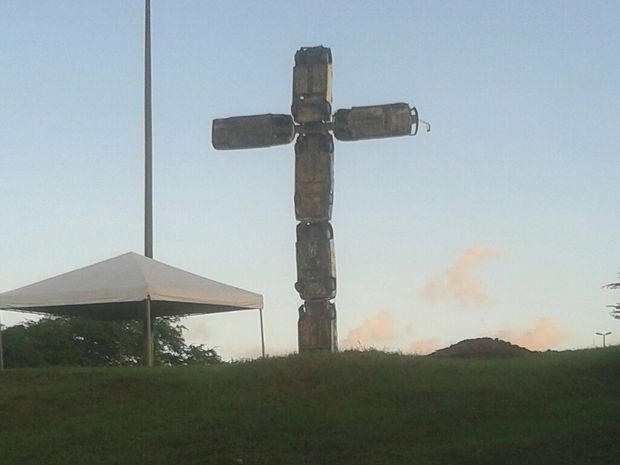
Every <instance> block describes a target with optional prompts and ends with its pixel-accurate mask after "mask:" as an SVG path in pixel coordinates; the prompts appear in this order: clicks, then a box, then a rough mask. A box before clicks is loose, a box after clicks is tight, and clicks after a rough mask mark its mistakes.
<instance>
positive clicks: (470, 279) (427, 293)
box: [422, 245, 501, 305]
mask: <svg viewBox="0 0 620 465" xmlns="http://www.w3.org/2000/svg"><path fill="white" fill-rule="evenodd" d="M500 255H501V252H500V250H499V249H497V248H496V247H492V246H488V245H474V246H470V247H468V248H466V249H465V250H464V251H463V253H462V254H461V255H459V257H458V258H457V259H456V261H455V262H454V264H452V265H451V266H450V267H449V268H448V269H447V270H446V271H444V272H443V273H442V274H441V275H440V276H438V277H437V278H435V279H433V280H431V281H430V282H429V283H428V284H427V285H426V286H424V289H423V290H422V296H423V297H424V298H426V299H427V300H430V301H438V300H456V301H457V302H459V303H460V304H462V305H480V304H483V303H485V302H486V301H487V300H489V295H488V294H487V292H486V291H485V289H484V287H483V285H482V282H481V281H480V279H478V278H476V277H475V276H474V275H473V270H474V268H476V267H477V266H478V265H480V264H481V263H484V262H486V261H488V260H491V259H494V258H497V257H499V256H500Z"/></svg>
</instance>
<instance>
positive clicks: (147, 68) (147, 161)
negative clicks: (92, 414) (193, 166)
mask: <svg viewBox="0 0 620 465" xmlns="http://www.w3.org/2000/svg"><path fill="white" fill-rule="evenodd" d="M151 117H152V112H151V1H150V0H145V1H144V256H145V257H148V258H153V127H152V119H151ZM145 310H146V314H145V316H144V364H145V365H146V366H149V367H152V366H153V328H152V322H153V320H152V318H151V297H150V296H148V297H147V299H146V309H145Z"/></svg>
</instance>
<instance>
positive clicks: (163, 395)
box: [0, 348, 620, 465]
mask: <svg viewBox="0 0 620 465" xmlns="http://www.w3.org/2000/svg"><path fill="white" fill-rule="evenodd" d="M619 424H620V348H608V349H600V350H588V351H577V352H564V353H557V354H555V353H547V354H540V355H534V356H531V357H526V358H522V359H515V360H504V361H483V360H480V361H476V360H473V361H471V360H470V361H467V360H442V359H429V358H424V357H410V356H400V355H389V354H382V353H374V352H366V353H343V354H338V355H329V356H310V357H306V356H304V357H300V356H291V357H287V358H277V359H267V360H259V361H255V362H251V363H245V364H238V365H232V366H217V367H209V368H202V369H201V368H176V369H165V368H156V369H150V370H149V369H143V368H133V369H118V368H110V369H53V370H51V369H50V370H13V371H6V372H4V373H0V464H2V465H5V464H7V465H8V464H20V465H22V464H28V465H35V464H45V465H55V464H59V465H60V464H62V465H76V464H89V465H91V464H92V465H97V464H175V465H176V464H179V465H180V464H182V465H193V464H211V463H213V464H215V463H218V464H219V463H223V464H234V463H241V462H240V461H239V460H238V459H241V460H243V463H244V464H322V463H325V464H348V463H351V464H353V463H355V464H401V463H402V464H433V465H437V464H459V465H465V464H476V465H481V464H506V465H509V464H519V465H522V464H536V465H541V464H554V465H555V464H558V465H559V464H562V465H570V464H575V465H577V464H578V465H587V464H603V463H605V464H609V463H620V426H619Z"/></svg>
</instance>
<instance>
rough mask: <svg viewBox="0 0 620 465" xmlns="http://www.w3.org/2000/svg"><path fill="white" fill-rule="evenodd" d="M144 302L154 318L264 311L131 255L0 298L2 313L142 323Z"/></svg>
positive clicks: (235, 293)
mask: <svg viewBox="0 0 620 465" xmlns="http://www.w3.org/2000/svg"><path fill="white" fill-rule="evenodd" d="M148 298H150V300H151V311H152V315H153V316H155V317H156V316H166V315H174V316H184V315H192V314H205V313H219V312H230V311H235V310H249V309H262V308H263V296H262V295H260V294H255V293H253V292H249V291H245V290H243V289H239V288H236V287H232V286H229V285H227V284H222V283H219V282H217V281H212V280H210V279H207V278H203V277H202V276H198V275H196V274H193V273H189V272H187V271H183V270H181V269H179V268H175V267H172V266H170V265H166V264H164V263H161V262H158V261H156V260H153V259H151V258H147V257H144V256H142V255H139V254H137V253H134V252H129V253H126V254H123V255H120V256H118V257H114V258H111V259H109V260H105V261H102V262H99V263H95V264H94V265H90V266H86V267H84V268H80V269H77V270H74V271H70V272H68V273H64V274H61V275H59V276H55V277H53V278H49V279H46V280H43V281H39V282H37V283H34V284H30V285H28V286H24V287H20V288H19V289H15V290H12V291H8V292H5V293H2V294H0V309H4V310H14V311H24V312H32V313H47V314H51V315H66V316H84V317H88V318H98V319H123V320H127V319H135V320H142V319H143V318H144V301H145V300H146V299H148Z"/></svg>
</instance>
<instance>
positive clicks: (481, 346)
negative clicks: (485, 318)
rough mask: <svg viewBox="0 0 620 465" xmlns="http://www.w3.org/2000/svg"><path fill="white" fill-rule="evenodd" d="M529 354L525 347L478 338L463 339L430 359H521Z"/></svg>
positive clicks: (487, 338)
mask: <svg viewBox="0 0 620 465" xmlns="http://www.w3.org/2000/svg"><path fill="white" fill-rule="evenodd" d="M531 353H532V352H531V351H530V350H528V349H526V348H525V347H520V346H517V345H514V344H511V343H510V342H507V341H502V340H501V339H493V338H490V337H479V338H477V339H465V340H464V341H461V342H457V343H456V344H453V345H451V346H450V347H446V348H445V349H439V350H436V351H435V352H433V353H432V354H431V357H457V358H510V357H522V356H524V355H529V354H531Z"/></svg>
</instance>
